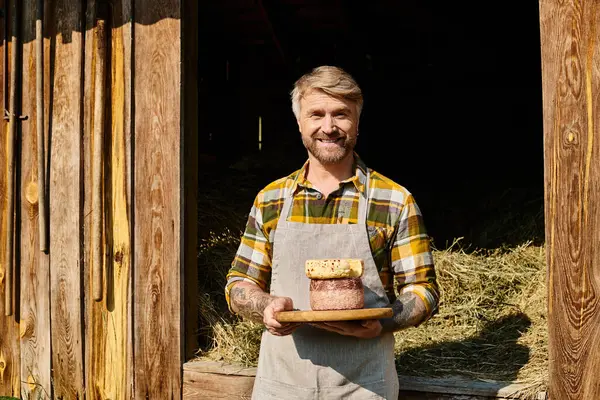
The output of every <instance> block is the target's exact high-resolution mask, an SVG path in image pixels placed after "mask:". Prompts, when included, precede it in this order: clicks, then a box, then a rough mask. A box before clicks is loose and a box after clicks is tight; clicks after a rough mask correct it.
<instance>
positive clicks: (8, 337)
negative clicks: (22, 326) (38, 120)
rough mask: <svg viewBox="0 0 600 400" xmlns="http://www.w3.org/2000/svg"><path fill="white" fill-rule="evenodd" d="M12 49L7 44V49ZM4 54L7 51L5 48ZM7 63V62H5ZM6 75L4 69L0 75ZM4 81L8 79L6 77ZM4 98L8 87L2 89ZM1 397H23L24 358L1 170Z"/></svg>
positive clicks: (0, 153)
mask: <svg viewBox="0 0 600 400" xmlns="http://www.w3.org/2000/svg"><path fill="white" fill-rule="evenodd" d="M6 3H7V2H5V1H4V0H0V6H1V7H4V5H5V4H6ZM5 21H6V19H4V18H0V34H1V35H3V36H4V23H5ZM5 45H6V46H8V47H9V50H10V45H8V44H3V46H5ZM1 53H2V54H4V47H3V48H2V52H1ZM3 62H4V60H3ZM2 74H3V71H2V70H1V69H0V75H2ZM2 78H3V80H4V78H8V77H2ZM0 91H1V92H2V93H1V94H2V97H4V86H2V87H0ZM7 131H8V124H7V123H6V121H5V120H4V119H3V118H0V135H1V137H2V139H1V140H0V165H2V166H5V165H6V162H7V160H6V138H7ZM0 171H1V172H0V249H2V250H0V310H1V311H0V396H13V395H14V396H18V395H19V393H20V379H19V378H20V366H19V362H20V357H19V325H18V321H17V315H12V316H5V315H4V301H5V297H4V294H5V292H4V291H5V285H6V265H7V260H6V252H5V251H4V246H5V244H6V220H7V218H6V211H7V201H6V200H7V199H6V194H7V193H6V189H7V187H6V183H7V182H6V178H7V176H6V168H5V167H3V168H1V170H0Z"/></svg>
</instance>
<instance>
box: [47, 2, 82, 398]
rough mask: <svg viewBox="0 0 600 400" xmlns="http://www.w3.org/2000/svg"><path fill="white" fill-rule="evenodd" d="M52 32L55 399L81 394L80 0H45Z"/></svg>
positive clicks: (53, 349)
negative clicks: (49, 0) (47, 1)
mask: <svg viewBox="0 0 600 400" xmlns="http://www.w3.org/2000/svg"><path fill="white" fill-rule="evenodd" d="M45 9H46V10H47V18H46V26H47V28H48V33H49V37H50V38H51V44H50V49H49V51H48V52H47V53H49V54H48V57H49V64H48V70H49V74H50V76H49V77H48V79H47V82H48V84H49V85H50V88H49V90H47V91H46V92H47V93H48V94H49V96H51V97H50V99H51V102H50V110H49V122H48V123H49V126H50V129H49V137H50V145H49V148H48V151H49V154H50V157H49V175H50V181H49V196H48V198H49V208H50V282H51V288H52V289H51V302H50V304H51V319H52V334H51V337H52V340H51V342H52V370H53V374H52V378H53V388H54V396H55V398H57V399H77V398H79V399H82V398H83V396H84V383H83V329H82V326H83V319H82V309H81V308H82V291H81V278H82V268H83V267H82V257H81V255H82V254H81V237H82V217H81V214H82V212H81V204H82V196H81V183H82V181H81V179H82V173H81V166H82V162H81V150H82V149H81V136H82V128H83V127H82V122H81V121H82V114H81V113H82V107H81V105H82V58H83V57H82V55H83V37H82V34H81V30H82V20H83V15H82V2H80V1H79V0H56V1H52V2H49V3H47V4H46V7H45Z"/></svg>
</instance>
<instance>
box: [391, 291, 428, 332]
mask: <svg viewBox="0 0 600 400" xmlns="http://www.w3.org/2000/svg"><path fill="white" fill-rule="evenodd" d="M392 310H394V315H393V317H392V318H387V319H383V320H381V324H382V326H383V330H384V331H385V332H396V331H399V330H401V329H406V328H408V327H411V326H415V325H417V324H419V323H420V322H421V321H423V319H424V318H425V317H426V316H427V308H426V307H425V303H424V302H423V300H422V299H421V298H420V297H419V296H418V295H416V294H415V293H411V292H407V293H404V294H402V295H401V296H400V297H398V298H397V299H396V301H395V302H394V303H393V304H392Z"/></svg>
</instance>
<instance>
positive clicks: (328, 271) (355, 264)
mask: <svg viewBox="0 0 600 400" xmlns="http://www.w3.org/2000/svg"><path fill="white" fill-rule="evenodd" d="M304 268H305V272H306V276H308V277H309V278H310V279H336V278H360V277H361V276H362V274H363V270H364V263H363V260H359V259H355V258H331V259H321V260H306V263H305V266H304Z"/></svg>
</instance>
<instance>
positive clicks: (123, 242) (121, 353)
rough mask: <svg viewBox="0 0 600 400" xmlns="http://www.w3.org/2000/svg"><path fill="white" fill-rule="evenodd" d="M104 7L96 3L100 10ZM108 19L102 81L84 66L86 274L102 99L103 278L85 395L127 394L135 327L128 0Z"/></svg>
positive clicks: (89, 56) (92, 5)
mask: <svg viewBox="0 0 600 400" xmlns="http://www.w3.org/2000/svg"><path fill="white" fill-rule="evenodd" d="M107 5H108V4H107V2H106V0H102V1H98V0H88V1H87V10H88V12H87V21H86V23H87V29H86V42H85V46H86V48H85V70H86V71H90V72H91V71H94V70H96V68H95V67H94V64H95V63H98V61H99V60H98V57H97V52H95V51H94V48H96V47H97V46H96V44H95V43H94V29H96V28H97V22H95V21H97V19H98V14H97V11H98V8H97V7H99V6H101V7H106V6H107ZM101 11H102V10H101ZM103 11H105V12H106V11H109V12H107V15H106V16H105V17H106V18H107V20H106V35H107V36H106V37H107V47H106V58H107V60H106V62H107V64H106V68H107V69H106V73H107V82H100V80H99V79H98V78H97V77H96V76H94V74H91V73H90V74H85V84H84V85H85V96H84V132H85V134H84V151H83V154H84V166H85V167H84V170H85V178H84V182H86V183H87V185H86V187H87V189H86V190H85V199H84V214H85V215H89V217H87V218H86V219H85V221H84V227H85V228H84V260H85V264H86V267H85V273H84V276H86V277H91V276H92V275H93V274H92V273H91V269H92V267H93V265H90V264H93V262H91V259H92V257H93V255H94V252H95V251H96V250H94V249H93V248H92V247H93V242H94V241H93V239H92V238H93V235H94V233H95V232H93V230H92V229H93V222H94V219H93V218H92V214H91V211H92V209H93V207H94V203H95V202H94V201H93V193H92V191H91V190H90V189H91V188H90V185H89V184H90V183H91V182H92V171H93V167H92V162H93V160H92V147H93V145H92V143H93V142H96V141H95V139H96V138H95V137H94V135H95V134H96V132H97V129H95V128H97V127H96V126H95V124H96V121H97V120H98V118H97V117H98V115H97V114H96V112H97V110H99V109H100V107H103V108H104V110H103V114H105V115H106V120H105V135H104V136H105V138H104V149H105V152H104V167H103V171H104V172H103V179H104V182H103V191H102V201H103V203H104V209H103V212H102V213H101V218H102V225H103V226H104V240H103V241H102V242H101V243H99V244H101V247H100V254H101V255H102V257H101V258H100V260H101V262H102V263H103V265H104V268H102V269H101V272H102V273H103V282H104V285H103V286H102V293H101V296H100V297H101V299H102V300H101V301H100V302H97V301H94V299H92V298H91V296H90V295H88V296H87V297H86V314H87V316H88V318H87V320H86V357H85V359H86V364H85V365H86V368H85V371H86V396H87V397H86V398H87V399H107V398H110V399H114V400H120V399H131V398H132V395H133V386H134V381H133V333H132V328H133V327H132V323H131V321H132V310H133V304H132V296H131V283H132V275H133V272H132V262H131V260H132V248H131V229H132V213H131V191H132V190H131V176H132V168H131V118H132V116H131V110H132V93H131V89H132V88H131V83H132V81H131V79H132V75H133V74H132V65H133V64H132V12H133V9H132V0H113V1H111V3H110V8H109V10H103ZM99 84H106V87H105V90H106V96H105V100H104V101H103V102H102V103H103V104H98V101H99V99H98V98H96V97H95V96H94V93H97V85H99ZM84 284H85V288H86V289H85V291H86V293H89V294H91V293H92V292H91V290H92V288H93V284H92V279H90V278H87V279H85V282H84Z"/></svg>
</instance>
